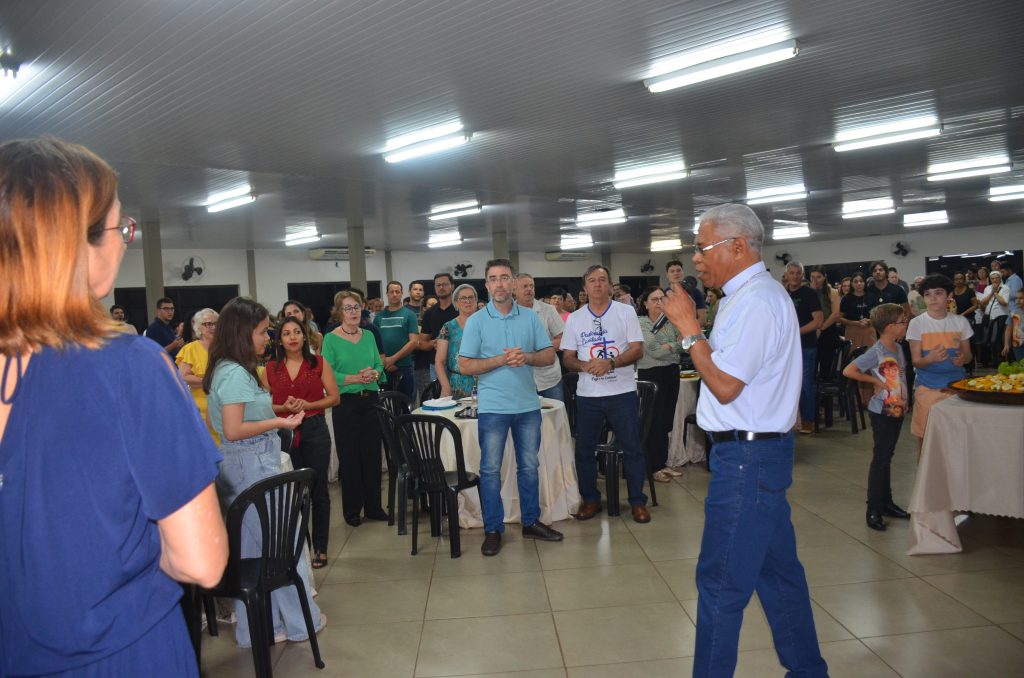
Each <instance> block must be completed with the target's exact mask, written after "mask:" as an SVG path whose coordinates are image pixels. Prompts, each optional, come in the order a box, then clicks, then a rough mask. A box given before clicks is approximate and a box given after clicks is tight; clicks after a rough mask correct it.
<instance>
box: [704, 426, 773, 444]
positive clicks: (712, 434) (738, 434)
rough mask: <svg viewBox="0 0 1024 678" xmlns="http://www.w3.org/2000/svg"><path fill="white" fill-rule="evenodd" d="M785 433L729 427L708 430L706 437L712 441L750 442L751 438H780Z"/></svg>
mask: <svg viewBox="0 0 1024 678" xmlns="http://www.w3.org/2000/svg"><path fill="white" fill-rule="evenodd" d="M785 435H788V434H786V433H759V432H756V431H737V430H736V429H731V430H729V431H708V437H709V438H711V441H712V442H716V443H724V442H729V441H731V440H736V441H741V442H743V441H745V442H750V441H752V440H770V439H772V438H781V437H783V436H785Z"/></svg>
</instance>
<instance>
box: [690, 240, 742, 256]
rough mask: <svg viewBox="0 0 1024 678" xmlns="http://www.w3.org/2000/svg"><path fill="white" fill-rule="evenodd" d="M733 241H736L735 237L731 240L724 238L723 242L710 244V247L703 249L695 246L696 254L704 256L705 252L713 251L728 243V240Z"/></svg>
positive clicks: (706, 246)
mask: <svg viewBox="0 0 1024 678" xmlns="http://www.w3.org/2000/svg"><path fill="white" fill-rule="evenodd" d="M735 239H736V237H735V236H733V237H732V238H726V239H725V240H719V241H718V242H714V243H711V244H710V245H705V246H704V247H701V246H700V245H697V253H698V254H704V253H705V252H709V251H711V250H713V249H715V248H716V247H718V246H719V245H722V244H724V243H727V242H729V241H730V240H735Z"/></svg>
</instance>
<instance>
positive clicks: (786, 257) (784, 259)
mask: <svg viewBox="0 0 1024 678" xmlns="http://www.w3.org/2000/svg"><path fill="white" fill-rule="evenodd" d="M775 261H778V262H779V263H781V264H782V265H783V266H785V265H787V264H788V263H789V262H791V261H793V257H792V255H790V253H789V252H779V253H778V254H776V255H775Z"/></svg>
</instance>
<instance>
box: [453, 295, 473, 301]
mask: <svg viewBox="0 0 1024 678" xmlns="http://www.w3.org/2000/svg"><path fill="white" fill-rule="evenodd" d="M455 301H459V302H462V301H476V297H467V296H461V297H456V298H455Z"/></svg>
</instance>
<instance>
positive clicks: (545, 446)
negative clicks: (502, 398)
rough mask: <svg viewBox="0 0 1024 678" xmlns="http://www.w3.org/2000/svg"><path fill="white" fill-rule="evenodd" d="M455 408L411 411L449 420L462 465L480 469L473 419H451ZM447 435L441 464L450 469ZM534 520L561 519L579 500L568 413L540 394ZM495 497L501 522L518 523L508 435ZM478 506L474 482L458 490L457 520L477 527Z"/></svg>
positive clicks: (452, 464) (513, 459)
mask: <svg viewBox="0 0 1024 678" xmlns="http://www.w3.org/2000/svg"><path fill="white" fill-rule="evenodd" d="M459 409H460V408H454V409H451V410H442V411H439V412H436V411H434V412H424V411H423V410H416V412H415V414H432V415H438V416H443V417H446V418H448V419H450V420H451V421H453V422H455V425H456V426H458V427H459V432H460V433H461V434H462V453H463V456H464V458H465V460H466V470H467V471H472V472H473V473H477V472H479V470H480V443H479V440H478V437H477V430H478V428H477V425H478V421H477V420H476V419H457V418H456V417H455V413H456V412H458V411H459ZM450 440H451V439H450V438H449V437H448V436H445V438H444V441H443V443H442V444H443V448H442V450H441V452H442V454H443V455H444V465H445V468H447V469H449V470H454V469H455V451H454V447H453V445H452V443H451V442H450ZM539 475H540V483H539V484H540V520H541V522H542V523H545V524H551V523H552V522H556V521H559V520H567V519H568V518H570V517H572V514H574V513H576V511H577V510H578V509H579V505H580V489H579V484H578V483H577V482H576V455H575V451H574V446H573V442H572V436H571V435H570V433H569V419H568V418H567V417H566V415H565V405H564V404H562V403H561V402H559V401H557V400H550V399H547V398H545V399H544V400H543V408H542V409H541V445H540V469H539ZM501 501H502V504H503V505H504V507H505V522H506V523H518V522H519V520H520V515H521V512H520V510H519V487H518V485H517V484H516V454H515V449H514V448H513V446H512V436H511V435H509V437H508V440H507V441H506V442H505V457H504V459H503V460H502V464H501ZM483 524H484V522H483V514H482V512H481V508H480V493H479V492H478V491H477V489H476V488H472V489H469V490H465V491H463V492H461V493H459V526H460V527H463V528H468V527H483Z"/></svg>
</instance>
